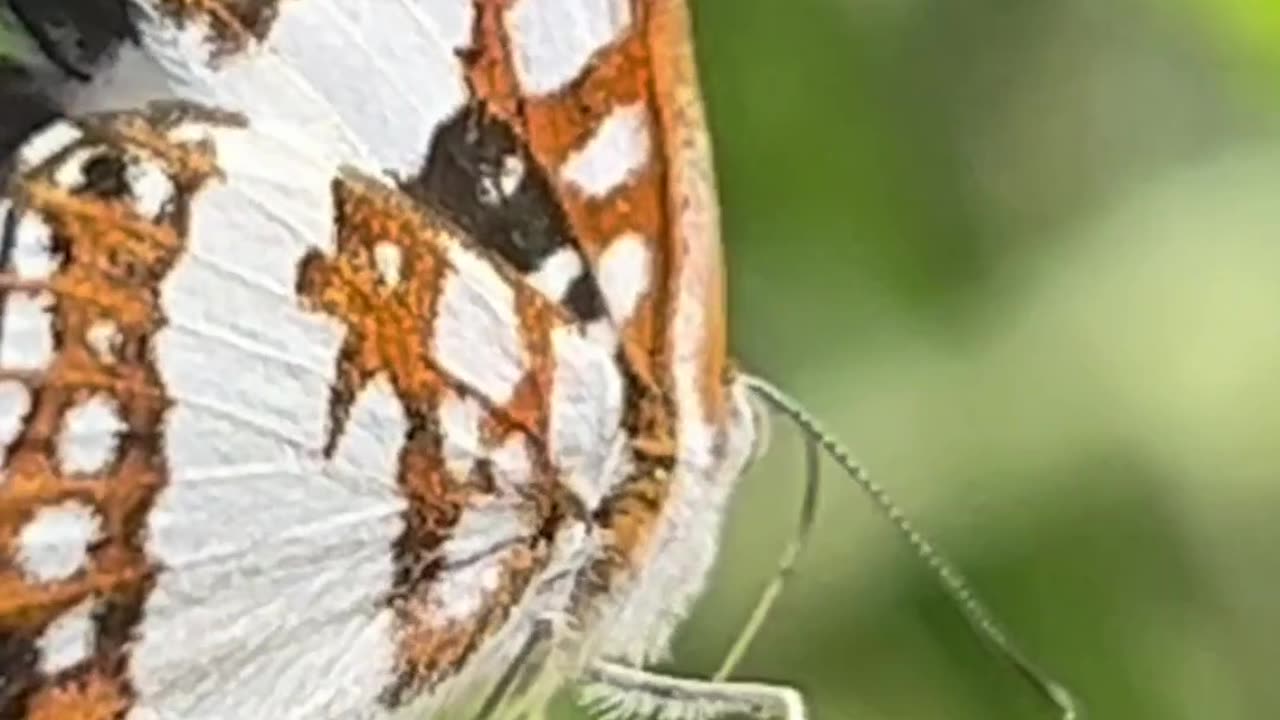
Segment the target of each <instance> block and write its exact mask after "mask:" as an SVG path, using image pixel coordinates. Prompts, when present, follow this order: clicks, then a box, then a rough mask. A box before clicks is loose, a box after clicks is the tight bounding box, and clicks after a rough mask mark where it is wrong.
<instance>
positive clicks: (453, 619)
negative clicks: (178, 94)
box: [0, 103, 621, 718]
mask: <svg viewBox="0 0 1280 720" xmlns="http://www.w3.org/2000/svg"><path fill="white" fill-rule="evenodd" d="M341 156H342V153H341V151H336V150H332V149H330V148H329V147H328V146H326V145H324V144H323V143H316V142H312V141H311V139H309V137H308V136H307V135H306V134H305V133H301V134H299V133H291V132H289V131H288V130H284V129H279V128H276V129H273V128H272V127H271V126H269V124H267V123H258V122H257V121H250V120H247V119H246V118H245V117H243V116H242V115H239V114H235V113H229V112H224V111H214V110H209V109H204V108H200V107H196V106H192V105H190V104H185V103H182V104H167V105H156V106H152V107H150V108H148V109H147V110H146V111H139V112H130V113H118V114H111V115H103V116H95V117H91V118H88V119H85V120H80V121H75V122H71V121H66V122H60V123H58V124H55V125H53V126H50V127H49V128H47V129H46V130H44V131H42V132H40V133H38V134H36V135H35V136H33V137H32V138H31V139H30V140H29V141H28V143H26V145H24V146H23V148H22V149H21V150H20V151H19V154H18V155H17V157H16V160H15V162H16V165H17V168H18V169H17V172H16V173H15V176H14V178H13V179H12V181H11V183H10V186H9V188H8V192H7V195H6V198H5V199H4V200H3V201H0V202H2V203H3V204H0V213H2V214H3V219H4V226H3V227H4V236H3V237H4V243H3V246H2V247H3V253H2V255H0V260H2V261H3V273H2V274H0V289H2V290H3V307H2V310H3V312H2V313H0V321H2V325H0V433H3V437H2V438H0V440H3V441H5V445H4V460H3V462H4V464H3V476H0V590H2V591H0V671H2V672H0V676H2V677H3V678H4V682H3V683H0V716H4V717H15V716H16V717H27V718H37V717H72V716H81V715H78V714H77V713H84V715H83V716H86V717H107V716H115V715H114V713H116V711H118V710H124V709H131V710H132V712H133V715H132V716H136V717H184V718H226V717H271V718H292V717H297V718H302V717H380V716H382V715H383V714H385V713H387V712H390V711H391V710H392V709H394V708H396V707H399V706H401V705H404V704H408V703H416V702H420V701H421V699H422V698H423V697H427V698H428V700H431V701H434V700H436V699H439V698H441V697H444V696H445V695H447V694H448V693H449V692H450V688H451V686H453V685H459V686H461V685H465V683H466V682H467V676H468V674H470V675H472V676H474V675H475V674H476V673H479V672H481V670H482V668H484V667H486V664H487V663H492V662H498V663H500V661H501V660H500V658H499V656H500V655H501V653H500V652H499V650H498V649H497V647H496V646H497V642H496V640H497V639H498V638H500V637H504V638H508V637H509V636H510V634H512V633H519V632H523V631H524V629H525V628H526V626H527V625H528V624H529V623H530V622H531V618H532V617H533V615H534V614H536V613H537V612H538V611H539V610H540V609H541V607H542V605H541V604H540V603H549V602H552V600H551V599H545V598H543V595H542V591H541V590H540V588H541V587H542V579H543V578H544V577H545V576H546V575H547V574H548V573H552V574H554V573H556V572H558V570H557V568H558V567H559V565H560V564H563V563H565V562H568V558H569V556H571V555H573V553H575V552H577V551H579V548H578V547H577V545H576V544H575V543H578V542H580V540H581V527H580V524H581V523H580V520H581V516H582V511H581V508H582V506H583V502H584V498H586V501H587V502H589V501H590V498H591V497H593V496H594V497H598V496H599V495H600V494H601V493H602V492H603V490H602V489H600V488H599V487H598V484H599V483H600V478H602V477H607V476H609V474H610V473H609V472H608V471H607V470H606V468H605V465H606V464H607V463H608V462H611V458H610V452H611V448H614V447H615V446H616V444H617V443H616V440H615V438H613V437H612V435H613V433H614V431H615V430H616V428H617V426H618V415H619V413H620V405H621V399H620V393H621V386H620V381H619V379H618V376H617V370H616V367H615V365H614V363H613V359H612V357H611V356H610V354H609V353H608V352H606V351H604V350H603V349H601V348H600V347H599V346H597V345H595V344H594V343H592V342H591V341H589V340H588V339H586V338H585V337H584V335H583V332H582V330H581V329H580V328H579V327H578V326H577V324H576V323H574V322H572V319H571V318H570V317H569V316H568V315H567V314H566V313H564V312H563V311H562V310H561V309H560V308H558V307H557V306H556V305H554V304H553V303H551V302H549V301H547V300H546V299H544V298H543V297H542V296H541V295H540V294H539V293H538V292H537V291H536V290H534V289H533V288H531V287H529V286H527V285H526V284H524V283H523V282H521V281H520V280H519V278H517V277H515V276H513V275H511V274H510V273H509V272H507V271H506V270H505V269H503V268H501V267H495V266H493V265H492V264H491V263H489V262H488V261H487V260H486V256H485V254H484V253H483V252H482V250H481V249H479V248H476V247H473V246H472V244H471V243H469V242H468V241H467V240H466V239H465V238H463V237H461V236H460V235H459V234H458V233H457V231H456V230H455V229H454V228H452V227H451V226H450V225H448V224H447V223H446V222H443V221H441V220H440V219H439V218H436V217H434V216H432V215H430V214H428V213H424V212H423V211H422V210H421V209H420V207H419V206H418V205H417V204H416V203H413V202H412V201H410V200H408V199H407V198H405V196H404V195H403V194H402V193H400V192H399V191H398V190H396V189H395V188H393V187H390V186H388V185H387V184H386V183H385V182H384V181H382V180H380V179H379V178H378V177H376V176H375V175H371V174H368V173H362V172H360V171H359V170H356V169H353V168H351V167H349V166H346V165H344V164H343V162H342V160H341ZM486 658H488V660H486ZM494 658H498V659H496V660H495V659H494Z"/></svg>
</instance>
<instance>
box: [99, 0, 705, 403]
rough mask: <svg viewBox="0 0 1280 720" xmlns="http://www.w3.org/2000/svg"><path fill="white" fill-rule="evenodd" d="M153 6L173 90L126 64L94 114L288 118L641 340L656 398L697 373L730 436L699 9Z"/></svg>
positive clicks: (600, 326) (612, 330)
mask: <svg viewBox="0 0 1280 720" xmlns="http://www.w3.org/2000/svg"><path fill="white" fill-rule="evenodd" d="M134 4H135V6H136V9H137V12H136V13H135V16H136V17H137V25H138V27H137V31H138V35H139V38H140V40H141V44H142V47H143V49H144V50H145V52H146V54H147V55H148V56H149V57H150V58H152V59H153V60H154V61H155V62H156V63H157V64H158V66H159V72H160V75H161V81H160V82H159V83H154V82H152V81H151V80H143V79H141V78H142V77H143V76H145V75H148V73H147V72H145V71H144V70H143V68H141V67H140V65H139V64H138V63H136V62H134V61H133V60H132V59H131V58H130V57H128V54H127V53H126V57H124V58H122V60H121V61H120V63H118V65H119V68H118V70H117V72H116V73H115V74H116V75H117V76H118V77H115V78H112V77H104V78H101V79H100V80H101V82H99V83H98V85H97V86H95V88H92V89H91V90H90V91H89V92H87V93H86V94H85V95H84V97H83V100H84V103H83V104H88V105H91V106H103V105H113V104H116V103H119V102H120V101H122V100H126V99H127V101H129V102H132V101H133V100H134V99H136V97H137V95H138V94H139V93H141V94H143V95H147V94H151V95H155V94H157V93H169V94H176V95H178V96H181V97H184V98H188V99H193V100H197V101H203V102H212V103H214V104H217V105H218V106H220V107H229V108H232V109H235V110H237V111H239V112H242V113H245V114H246V115H247V116H248V117H253V118H258V117H264V118H265V117H274V118H277V119H283V120H286V121H287V122H289V123H290V124H291V125H294V126H296V127H298V128H300V129H303V130H305V131H307V132H308V133H310V134H312V135H313V136H315V137H318V138H321V139H323V141H324V142H326V144H330V145H333V146H334V147H338V148H341V149H342V151H343V152H344V153H346V154H347V155H348V156H349V157H351V158H354V159H360V160H361V161H367V162H369V163H370V164H371V165H372V166H376V167H379V168H381V169H382V170H384V171H387V172H389V173H391V174H393V175H394V176H395V177H398V178H400V179H401V180H402V181H403V184H404V187H405V189H406V190H407V191H408V192H409V193H410V194H411V195H413V196H414V197H416V198H417V199H419V200H420V201H421V202H424V203H427V204H430V205H433V206H435V207H437V208H438V209H439V210H441V211H442V212H443V213H444V214H446V215H447V216H448V217H449V218H450V219H451V220H452V221H453V223H454V224H456V225H458V226H459V227H460V229H462V230H463V231H464V232H466V233H467V234H469V235H471V236H472V237H473V238H475V239H476V240H477V241H478V242H480V243H481V244H483V245H484V246H485V247H486V248H487V249H489V250H491V251H494V252H496V253H497V254H499V255H500V256H501V257H502V258H503V259H504V261H505V262H506V263H507V264H509V265H510V266H512V267H513V268H514V269H515V270H516V271H518V272H520V273H521V274H523V275H524V276H525V277H526V279H527V280H528V282H529V283H530V284H531V285H532V286H534V287H536V288H538V289H539V290H541V291H542V292H543V293H544V294H546V295H547V296H548V297H551V298H552V299H553V300H556V301H558V302H560V303H561V304H562V305H564V306H565V307H566V308H567V309H569V310H570V312H571V313H572V314H573V315H574V316H575V317H576V318H577V319H578V320H579V321H582V322H589V323H594V325H595V328H596V329H595V330H594V332H593V335H594V336H595V337H596V339H598V340H599V341H601V342H602V343H604V344H607V345H608V344H615V343H617V342H618V341H619V339H620V338H622V339H625V340H626V345H627V347H628V354H629V357H630V359H631V360H632V362H633V364H634V365H635V366H636V368H635V369H636V371H637V372H639V373H640V375H641V376H642V377H643V378H644V379H645V380H646V381H648V382H650V383H651V384H654V383H658V382H665V381H662V380H660V378H663V377H667V376H669V374H670V373H671V372H672V371H673V367H674V366H675V365H677V364H681V363H683V364H685V365H688V366H689V369H691V370H692V371H694V372H696V374H697V376H698V377H699V378H700V379H699V381H698V383H697V384H698V386H699V387H698V388H697V389H696V390H697V392H699V393H702V394H704V395H706V397H705V398H703V399H702V400H700V402H701V404H704V405H706V404H709V405H711V407H707V408H705V409H702V410H700V412H706V413H707V414H708V415H709V416H711V417H713V418H722V416H723V397H722V396H721V393H720V388H721V386H722V385H723V383H722V382H721V381H720V378H719V374H720V373H721V371H722V369H723V364H724V357H723V352H724V351H723V344H724V343H723V320H722V317H721V315H722V301H721V297H720V294H721V283H720V275H719V272H720V259H719V247H718V242H719V236H718V233H719V228H718V224H717V217H716V211H715V207H716V205H715V198H714V188H713V183H712V179H711V172H710V159H709V152H708V148H707V143H706V140H705V128H704V126H703V123H702V117H701V111H700V105H699V99H698V94H697V86H696V77H695V74H694V69H693V63H692V57H691V49H690V47H689V28H688V19H687V11H686V9H685V7H684V2H683V0H395V1H391V0H388V1H387V2H377V3H349V2H339V0H307V1H306V2H282V1H280V0H257V1H232V0H202V1H201V2H190V1H182V2H180V1H179V0H135V2H134ZM105 74H106V75H107V76H110V75H111V73H105ZM125 80H128V82H125ZM126 85H130V86H135V87H134V88H133V90H134V91H126V90H124V89H122V88H123V87H124V86H126ZM161 85H163V86H164V88H163V89H158V88H159V87H160V86H161ZM137 86H145V87H137ZM135 91H136V92H135ZM677 336H679V337H681V338H684V339H683V340H682V342H684V343H685V344H686V345H688V347H684V348H677V347H675V345H676V343H677V340H676V338H677ZM694 356H697V359H696V360H695V359H694Z"/></svg>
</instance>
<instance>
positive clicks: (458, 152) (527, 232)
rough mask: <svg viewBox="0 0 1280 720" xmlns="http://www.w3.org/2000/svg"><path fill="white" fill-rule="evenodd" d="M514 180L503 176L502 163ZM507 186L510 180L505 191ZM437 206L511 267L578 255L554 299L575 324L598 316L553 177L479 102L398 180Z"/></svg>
mask: <svg viewBox="0 0 1280 720" xmlns="http://www.w3.org/2000/svg"><path fill="white" fill-rule="evenodd" d="M512 165H514V166H515V167H518V168H519V173H518V179H515V180H510V181H508V180H507V179H504V173H506V172H507V170H506V168H508V167H509V166H512ZM504 183H505V184H512V185H513V187H511V188H510V189H509V192H508V191H507V190H506V189H504ZM401 188H402V189H403V190H404V191H405V192H407V193H408V194H409V195H410V196H412V197H414V198H415V199H418V200H421V201H423V202H425V203H428V204H430V205H431V206H432V207H434V208H439V209H440V210H441V211H442V212H443V213H444V214H445V215H446V216H447V217H448V218H449V219H450V220H452V221H453V222H454V223H455V224H457V225H458V227H459V228H460V229H461V230H462V231H463V232H465V233H466V234H467V235H468V236H470V237H471V238H473V239H474V240H475V241H476V242H477V243H479V244H480V245H481V246H483V247H484V248H486V249H488V250H490V251H492V252H495V253H497V254H498V255H499V256H500V257H502V259H503V260H505V261H506V262H507V263H508V264H510V265H511V266H512V267H513V268H514V269H515V270H516V271H517V272H519V273H521V274H524V275H528V274H530V273H534V272H537V271H538V270H539V269H540V268H541V267H542V266H543V264H544V263H545V262H547V260H548V259H549V258H551V257H552V256H553V255H555V254H556V253H557V252H561V251H568V252H572V253H574V254H576V255H577V256H578V258H579V259H580V260H581V262H582V271H581V273H580V274H579V275H578V276H577V278H576V279H575V280H574V281H573V282H572V284H571V285H570V286H569V289H568V291H566V292H565V293H564V294H563V295H562V296H561V297H556V298H552V299H553V300H556V301H559V302H560V303H561V304H563V305H564V306H565V307H566V308H568V310H569V312H571V313H572V314H573V316H574V317H575V318H577V319H578V320H579V321H580V322H588V321H591V320H597V319H599V318H602V317H604V314H605V305H604V298H603V296H601V294H600V288H599V287H598V286H597V285H596V282H595V278H594V276H593V275H592V273H591V268H590V264H589V262H588V260H587V258H586V256H585V255H584V253H583V251H582V248H581V247H580V245H579V242H578V240H577V238H576V237H574V235H573V231H572V230H571V229H570V227H569V219H568V217H567V216H566V215H565V212H564V209H563V208H561V207H560V204H559V201H558V199H557V197H556V194H555V190H554V188H553V185H552V182H551V178H550V177H549V175H548V173H547V171H546V170H545V168H543V167H542V166H541V165H540V164H539V163H538V161H537V160H536V159H535V158H534V157H533V156H532V155H531V154H530V151H529V148H528V146H527V145H525V143H524V142H523V141H522V140H521V138H520V137H519V136H518V135H517V134H516V132H515V129H514V128H512V127H511V126H510V125H509V124H507V123H506V121H504V120H502V119H501V118H499V117H497V116H496V115H494V114H492V113H490V112H489V111H488V109H487V108H486V106H485V104H484V103H483V102H475V103H470V104H468V105H465V106H463V108H462V109H461V110H459V111H458V113H457V114H455V115H454V116H453V117H452V118H450V119H449V120H447V121H446V122H445V123H444V124H442V125H441V126H440V127H439V128H437V129H436V132H435V134H434V136H433V137H432V140H431V149H430V150H429V151H428V153H427V159H426V162H425V163H424V164H423V168H422V170H421V171H420V172H419V173H418V175H417V176H415V177H413V178H410V179H409V180H407V181H405V182H403V183H402V184H401Z"/></svg>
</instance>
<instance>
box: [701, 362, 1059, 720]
mask: <svg viewBox="0 0 1280 720" xmlns="http://www.w3.org/2000/svg"><path fill="white" fill-rule="evenodd" d="M744 379H745V381H746V384H747V387H748V388H749V389H750V390H751V392H752V393H754V394H755V395H756V397H758V398H760V399H762V400H764V401H765V402H766V403H767V404H768V405H769V406H771V407H772V408H773V409H774V410H775V411H777V412H779V413H781V414H782V415H784V416H786V417H787V418H788V419H789V420H791V422H793V423H794V424H795V425H796V427H797V428H799V429H800V431H801V432H802V433H803V434H804V436H805V438H806V440H807V441H808V443H809V447H811V448H821V449H822V451H823V452H825V453H826V455H827V456H828V457H830V458H831V459H832V460H833V461H834V462H835V463H836V464H837V465H839V466H840V468H841V469H843V470H844V471H845V474H847V475H848V476H849V477H850V478H851V479H852V480H853V481H854V483H856V484H857V485H858V487H860V488H862V490H863V492H865V493H866V494H867V496H868V497H870V498H871V501H872V503H874V504H875V506H876V508H877V509H878V510H879V511H880V512H881V514H883V515H884V517H885V518H887V519H888V520H889V522H890V523H892V524H893V526H894V528H896V529H897V531H898V533H899V534H900V535H901V536H902V538H903V539H904V540H906V542H907V544H908V545H910V546H911V548H912V550H914V551H915V553H916V556H917V557H919V558H920V559H921V560H923V561H924V563H925V564H926V565H927V566H929V569H930V570H932V571H933V574H934V576H935V577H937V578H938V582H939V583H940V584H941V585H942V588H943V590H945V591H946V593H947V595H949V596H950V597H951V599H952V601H953V602H954V603H955V604H956V607H957V608H958V609H959V610H960V612H961V614H962V615H964V617H965V619H966V620H968V621H969V624H970V626H972V627H973V629H974V631H975V632H976V633H977V635H978V636H979V637H980V638H982V639H983V640H984V641H985V642H986V644H987V645H988V646H989V647H991V649H993V650H994V651H995V652H996V653H997V654H998V655H1000V656H1001V657H1003V658H1004V659H1005V660H1006V661H1007V662H1008V663H1009V664H1010V665H1012V666H1013V669H1014V670H1015V671H1017V673H1018V675H1019V676H1021V677H1022V679H1023V680H1025V681H1026V682H1027V683H1028V684H1029V685H1031V687H1032V688H1033V689H1034V690H1035V691H1036V693H1037V694H1039V695H1040V696H1041V697H1043V698H1044V699H1045V700H1047V701H1048V702H1049V703H1050V704H1052V705H1053V706H1054V707H1056V708H1057V709H1058V711H1059V713H1060V714H1061V717H1062V720H1080V719H1081V718H1082V717H1083V712H1082V710H1081V709H1080V705H1079V703H1078V702H1077V700H1076V698H1075V696H1073V695H1072V694H1071V691H1070V690H1068V689H1067V688H1066V686H1064V685H1062V684H1061V683H1059V682H1058V681H1056V680H1054V679H1053V678H1051V677H1049V675H1048V673H1046V672H1045V671H1044V670H1042V669H1041V668H1040V667H1039V666H1038V665H1036V664H1035V663H1034V662H1032V661H1031V659H1030V658H1028V657H1027V656H1026V655H1025V654H1024V653H1023V652H1022V651H1021V650H1020V649H1019V648H1018V646H1017V645H1015V644H1014V642H1013V641H1012V640H1011V639H1010V638H1009V636H1008V635H1007V634H1005V632H1004V630H1002V629H1001V627H1000V625H999V624H998V623H997V622H996V621H995V618H994V616H993V615H992V614H991V611H989V610H988V609H987V608H986V606H985V605H984V604H983V603H982V601H981V600H979V599H978V596H977V595H976V594H975V593H974V591H973V588H972V587H971V586H970V584H969V582H968V581H967V580H965V578H964V576H963V575H961V574H960V572H959V571H958V570H956V568H955V566H953V565H952V564H951V563H950V562H949V561H948V560H947V559H946V558H945V557H944V556H943V555H942V554H941V553H940V552H939V551H938V549H937V548H935V547H934V545H933V543H931V542H929V540H928V538H926V537H925V536H924V535H921V534H920V532H919V531H918V530H916V529H915V526H914V525H912V523H911V521H910V520H908V519H907V517H906V515H904V514H903V512H902V510H901V509H900V508H899V507H898V505H897V503H895V502H894V501H893V498H891V497H890V496H889V493H888V492H887V491H885V489H884V488H883V487H881V485H880V484H879V483H877V482H876V481H874V480H872V479H871V478H870V477H869V476H868V475H867V473H866V470H864V469H863V468H862V466H861V465H859V464H858V463H857V461H855V460H854V459H853V454H852V453H851V452H849V450H848V449H847V448H845V447H844V445H842V444H841V443H840V442H839V441H837V440H836V439H835V438H834V437H833V436H832V435H830V434H828V433H827V432H826V430H824V429H823V427H822V424H821V423H820V422H818V420H817V418H815V417H813V416H812V415H810V414H809V412H808V411H806V410H805V409H804V408H803V407H801V406H800V404H799V403H798V402H796V401H795V400H794V399H792V398H791V397H790V396H789V395H787V394H786V393H784V392H782V390H780V389H778V388H777V387H775V386H774V385H773V384H772V383H770V382H768V381H767V380H764V379H763V378H759V377H755V376H750V375H748V376H746V377H745V378H744ZM814 464H815V465H816V461H814ZM817 475H818V473H817V471H816V470H814V469H812V468H810V469H809V471H808V473H807V482H806V490H805V498H806V503H807V502H808V500H809V499H810V498H812V499H815V500H816V497H817V491H816V489H813V488H810V487H809V485H815V484H816V482H817ZM804 512H805V513H806V514H804V515H802V517H801V523H800V529H799V530H798V532H797V535H796V538H795V539H794V540H793V541H792V545H791V548H795V547H796V546H797V545H799V544H803V539H804V538H805V537H806V536H807V535H808V533H809V527H810V526H811V525H812V522H813V518H812V508H809V507H807V506H806V508H805V510H804ZM791 548H788V550H789V551H790V550H791ZM792 561H794V558H793V557H791V553H790V552H788V554H787V555H784V557H783V564H782V565H781V566H780V568H779V572H782V571H783V570H784V569H785V571H786V572H790V570H791V562H792ZM780 585H781V579H779V578H775V581H774V582H773V583H772V584H771V585H770V588H769V590H770V591H774V594H776V591H775V590H774V588H775V586H780ZM767 594H768V593H766V597H765V598H762V599H761V602H760V604H759V605H758V606H757V611H758V612H757V614H760V613H759V610H760V607H761V606H764V607H765V610H766V611H767V606H768V604H772V599H771V598H768V603H766V602H765V600H766V598H767ZM760 619H761V620H763V617H761V618H760ZM755 620H756V617H755V616H754V615H753V617H752V621H755ZM748 627H749V628H750V629H751V632H752V633H754V628H751V627H750V626H748ZM744 634H745V633H744ZM748 639H749V638H748ZM739 640H741V638H739ZM738 644H742V643H737V644H735V646H734V650H737V649H738V647H737V646H738ZM744 649H745V648H744ZM729 659H734V658H733V656H732V655H731V656H730V658H729ZM726 664H727V661H726Z"/></svg>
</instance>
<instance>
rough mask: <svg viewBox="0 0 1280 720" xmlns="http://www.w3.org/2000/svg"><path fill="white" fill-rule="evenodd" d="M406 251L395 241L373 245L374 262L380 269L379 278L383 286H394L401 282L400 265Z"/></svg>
mask: <svg viewBox="0 0 1280 720" xmlns="http://www.w3.org/2000/svg"><path fill="white" fill-rule="evenodd" d="M403 256H404V253H403V252H402V251H401V250H400V246H399V245H396V244H395V243H393V242H386V241H383V242H379V243H378V244H376V245H374V246H373V264H374V267H376V268H377V269H378V279H379V280H381V281H382V285H383V287H387V288H394V287H395V286H397V285H399V284H400V272H401V270H400V267H401V265H402V264H403V262H404V257H403Z"/></svg>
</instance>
